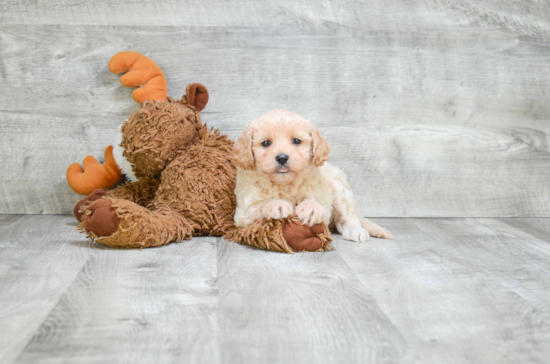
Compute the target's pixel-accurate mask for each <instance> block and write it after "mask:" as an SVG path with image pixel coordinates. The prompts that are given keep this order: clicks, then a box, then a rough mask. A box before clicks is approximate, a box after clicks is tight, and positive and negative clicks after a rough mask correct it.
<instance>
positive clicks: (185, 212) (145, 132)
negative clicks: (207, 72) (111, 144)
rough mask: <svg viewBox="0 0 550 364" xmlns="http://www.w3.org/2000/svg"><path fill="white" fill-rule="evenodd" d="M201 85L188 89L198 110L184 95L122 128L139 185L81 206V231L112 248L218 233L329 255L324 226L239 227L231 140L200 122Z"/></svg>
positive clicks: (151, 106) (276, 223) (268, 223)
mask: <svg viewBox="0 0 550 364" xmlns="http://www.w3.org/2000/svg"><path fill="white" fill-rule="evenodd" d="M197 85H198V84H193V85H189V86H188V89H187V94H190V93H191V94H193V95H198V96H195V97H194V100H196V102H200V103H201V104H200V105H197V106H198V107H195V105H194V104H193V101H191V103H190V102H189V101H188V98H187V96H183V98H182V99H181V100H174V99H172V98H168V99H167V101H164V102H153V103H148V102H145V103H143V104H142V106H141V108H140V110H139V111H137V112H136V113H134V114H132V115H131V116H130V118H129V119H128V121H126V122H125V123H124V124H123V127H122V134H123V139H122V143H121V146H122V147H123V148H124V153H123V155H124V157H126V159H127V160H128V161H129V162H131V163H132V164H133V169H134V172H135V175H136V176H137V177H138V178H139V181H138V182H128V183H126V184H124V185H121V186H119V187H117V188H116V189H114V190H111V191H107V193H106V195H105V196H103V192H101V191H95V192H94V193H93V194H92V195H93V196H92V195H90V196H89V197H87V198H85V199H83V200H82V201H81V202H79V205H77V206H79V207H78V208H75V216H77V218H79V217H80V219H79V220H82V222H81V224H80V225H79V227H80V229H82V230H83V231H84V232H85V233H87V234H88V236H89V237H90V238H92V239H94V240H95V241H97V242H98V243H101V244H104V245H108V246H113V247H126V248H137V247H150V246H159V245H163V244H166V243H169V242H173V241H177V240H182V239H188V238H191V237H192V236H200V235H213V236H223V237H225V238H227V239H228V240H232V241H236V242H239V243H243V244H248V245H252V246H255V247H258V248H261V249H270V250H275V251H281V252H293V251H301V250H318V251H325V250H329V249H330V241H331V240H332V239H331V238H330V233H329V232H328V228H327V227H326V226H325V225H321V226H316V227H315V226H314V227H312V228H310V227H307V226H302V225H301V224H298V225H297V224H296V223H295V222H291V221H290V219H283V220H273V221H272V220H263V221H262V220H260V221H256V222H254V223H253V224H251V225H249V226H247V227H245V228H237V227H235V226H234V224H233V215H234V212H235V207H236V202H235V196H234V190H235V175H236V168H235V164H234V161H233V156H232V147H233V142H232V141H231V140H230V139H229V138H227V136H225V135H221V134H220V133H219V131H218V130H214V129H209V128H208V127H207V126H206V125H203V124H202V122H201V118H200V113H199V112H198V111H197V110H196V109H199V108H202V107H204V105H205V104H206V102H205V101H204V100H205V99H204V97H199V96H200V95H204V94H205V92H206V100H207V95H208V94H207V91H206V88H204V86H202V85H200V86H201V88H199V87H198V86H197ZM106 201H108V203H107V202H106ZM80 213H82V216H79V215H78V214H80ZM105 226H106V227H107V228H105ZM113 227H114V230H113ZM283 227H285V228H284V229H283Z"/></svg>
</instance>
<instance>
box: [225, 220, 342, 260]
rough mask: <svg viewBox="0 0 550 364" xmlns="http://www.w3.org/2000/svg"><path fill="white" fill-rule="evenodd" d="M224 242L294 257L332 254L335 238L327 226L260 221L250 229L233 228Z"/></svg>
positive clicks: (295, 222)
mask: <svg viewBox="0 0 550 364" xmlns="http://www.w3.org/2000/svg"><path fill="white" fill-rule="evenodd" d="M224 238H226V239H227V240H230V241H234V242H237V243H241V244H246V245H251V246H254V247H256V248H260V249H267V250H273V251H278V252H285V253H293V252H296V251H327V250H330V242H331V241H332V238H331V236H330V232H329V231H328V227H327V226H326V225H325V224H317V225H314V226H312V227H309V226H307V225H302V223H301V222H299V221H298V220H296V219H293V218H287V219H280V220H269V219H263V220H256V221H254V222H253V223H251V224H250V225H247V226H246V227H233V228H231V229H230V231H229V232H228V233H226V234H225V235H224Z"/></svg>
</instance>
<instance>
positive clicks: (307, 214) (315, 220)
mask: <svg viewBox="0 0 550 364" xmlns="http://www.w3.org/2000/svg"><path fill="white" fill-rule="evenodd" d="M296 216H298V220H300V221H301V222H302V223H303V224H306V225H309V226H313V225H315V224H320V223H322V222H323V221H325V218H326V212H325V209H324V208H323V206H321V204H319V202H317V201H315V200H311V199H308V200H304V201H302V202H301V203H300V204H299V205H298V206H296Z"/></svg>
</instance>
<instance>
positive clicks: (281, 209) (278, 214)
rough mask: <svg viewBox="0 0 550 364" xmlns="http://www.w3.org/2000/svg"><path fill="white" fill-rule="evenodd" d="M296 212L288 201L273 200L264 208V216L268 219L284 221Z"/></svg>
mask: <svg viewBox="0 0 550 364" xmlns="http://www.w3.org/2000/svg"><path fill="white" fill-rule="evenodd" d="M293 212H294V207H293V206H292V204H291V203H290V202H288V201H286V200H271V201H269V202H268V203H266V204H265V205H264V207H263V208H262V215H263V217H265V218H268V219H274V220H278V219H284V218H285V217H289V216H290V215H292V213H293Z"/></svg>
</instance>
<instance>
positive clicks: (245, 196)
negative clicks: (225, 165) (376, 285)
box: [234, 110, 391, 241]
mask: <svg viewBox="0 0 550 364" xmlns="http://www.w3.org/2000/svg"><path fill="white" fill-rule="evenodd" d="M297 141H298V142H297ZM234 153H235V155H236V159H237V161H238V163H237V166H238V168H237V178H236V188H235V195H236V198H237V209H236V211H235V225H236V226H241V227H243V226H248V225H249V224H251V223H252V222H254V221H256V220H259V219H264V218H268V219H281V218H286V217H288V216H291V215H293V214H295V215H296V216H297V217H298V219H299V220H300V221H301V222H302V223H303V224H307V225H309V226H312V225H314V224H317V223H325V224H327V225H328V224H329V223H332V224H333V225H334V226H335V227H336V229H337V230H338V232H340V233H341V234H342V235H343V237H344V238H345V239H347V240H353V241H367V240H368V238H369V233H370V234H371V235H374V236H376V237H382V238H391V234H390V233H389V232H388V231H387V230H385V229H383V228H381V227H379V226H378V225H376V224H374V223H372V222H370V221H368V220H366V219H362V218H361V217H360V215H359V212H358V211H357V208H356V204H355V201H354V199H353V193H352V191H351V188H350V186H349V184H348V182H347V177H346V175H345V174H344V172H343V171H342V170H340V169H339V168H338V167H336V166H333V165H330V164H328V163H326V164H324V162H325V161H326V160H328V154H329V146H328V143H327V142H326V140H325V139H324V138H323V137H322V136H321V133H320V132H319V130H318V129H317V128H315V126H314V125H313V124H312V123H311V122H310V121H309V120H307V119H305V118H304V117H303V116H301V115H299V114H297V113H293V112H290V111H287V110H273V111H270V112H268V113H265V114H263V115H262V116H260V117H259V118H257V119H256V120H254V121H253V122H252V123H251V124H250V126H249V127H248V128H247V129H246V130H245V131H244V132H243V133H242V134H241V136H240V137H239V139H238V140H237V142H236V143H235V146H234ZM282 155H284V156H287V157H288V161H287V162H286V163H284V164H282V165H281V163H280V162H279V161H278V160H277V158H278V156H282Z"/></svg>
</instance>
